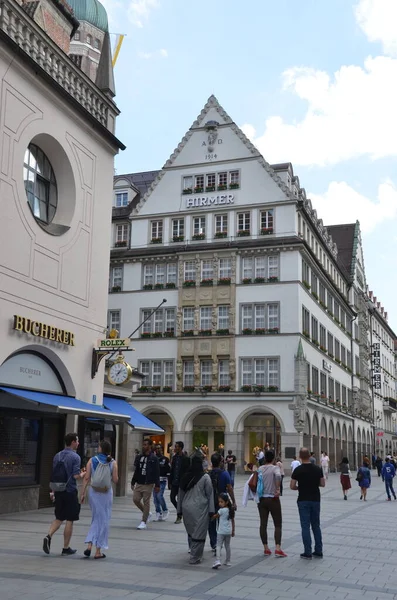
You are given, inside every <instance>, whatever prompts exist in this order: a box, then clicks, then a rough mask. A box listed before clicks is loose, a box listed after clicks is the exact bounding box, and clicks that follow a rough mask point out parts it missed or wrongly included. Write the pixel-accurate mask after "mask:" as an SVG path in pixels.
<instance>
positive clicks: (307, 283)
mask: <svg viewBox="0 0 397 600" xmlns="http://www.w3.org/2000/svg"><path fill="white" fill-rule="evenodd" d="M302 283H303V285H304V286H305V288H306V289H307V290H310V288H311V285H310V283H309V282H308V281H305V280H303V281H302Z"/></svg>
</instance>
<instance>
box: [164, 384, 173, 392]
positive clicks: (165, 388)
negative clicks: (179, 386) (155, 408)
mask: <svg viewBox="0 0 397 600" xmlns="http://www.w3.org/2000/svg"><path fill="white" fill-rule="evenodd" d="M163 392H166V393H167V392H172V387H171V386H170V385H165V386H164V387H163Z"/></svg>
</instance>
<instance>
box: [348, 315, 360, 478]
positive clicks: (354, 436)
mask: <svg viewBox="0 0 397 600" xmlns="http://www.w3.org/2000/svg"><path fill="white" fill-rule="evenodd" d="M356 319H357V315H356V316H355V317H353V319H352V321H351V323H352V337H351V339H350V354H351V357H352V375H351V387H352V399H353V381H354V370H353V367H354V365H353V359H354V358H355V357H354V354H353V335H354V327H353V325H354V321H355V320H356ZM358 355H359V356H360V351H359V354H358ZM356 458H357V454H356V427H355V420H354V417H353V460H354V468H356V465H357V461H356Z"/></svg>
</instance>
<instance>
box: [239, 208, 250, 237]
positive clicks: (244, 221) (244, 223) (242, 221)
mask: <svg viewBox="0 0 397 600" xmlns="http://www.w3.org/2000/svg"><path fill="white" fill-rule="evenodd" d="M250 228H251V213H249V212H244V213H238V214H237V232H239V231H248V232H249V231H250Z"/></svg>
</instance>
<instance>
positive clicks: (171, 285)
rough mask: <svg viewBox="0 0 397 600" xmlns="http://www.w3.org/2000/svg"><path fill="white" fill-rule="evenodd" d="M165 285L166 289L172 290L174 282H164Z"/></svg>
mask: <svg viewBox="0 0 397 600" xmlns="http://www.w3.org/2000/svg"><path fill="white" fill-rule="evenodd" d="M165 287H166V288H167V290H174V289H175V288H176V285H175V283H174V282H170V283H166V284H165Z"/></svg>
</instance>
